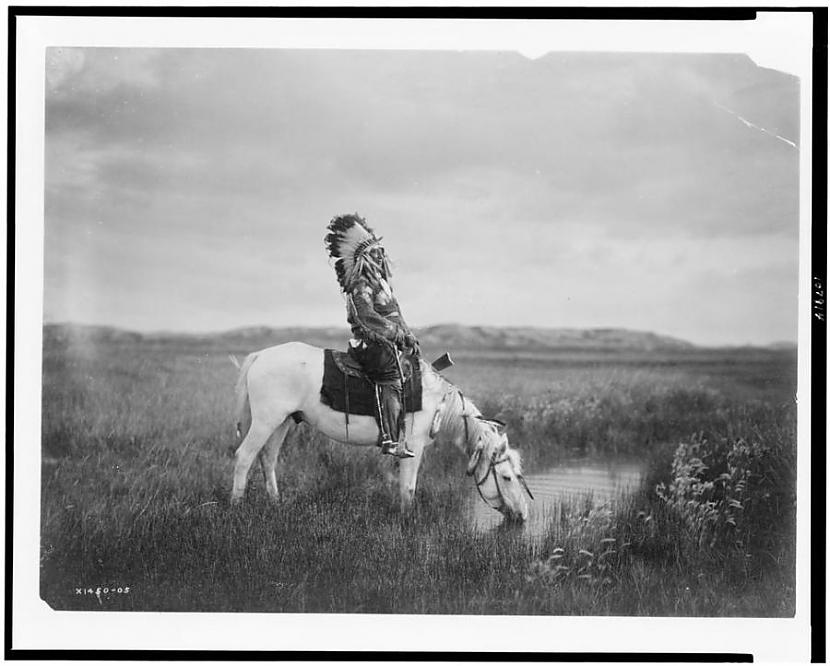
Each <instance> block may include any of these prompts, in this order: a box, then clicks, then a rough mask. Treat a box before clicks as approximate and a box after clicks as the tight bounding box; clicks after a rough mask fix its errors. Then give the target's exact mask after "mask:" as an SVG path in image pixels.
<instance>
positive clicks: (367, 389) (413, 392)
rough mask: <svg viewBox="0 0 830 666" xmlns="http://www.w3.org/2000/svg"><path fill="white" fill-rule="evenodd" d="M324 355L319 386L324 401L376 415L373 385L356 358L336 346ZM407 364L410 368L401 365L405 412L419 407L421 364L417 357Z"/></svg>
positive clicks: (359, 413)
mask: <svg viewBox="0 0 830 666" xmlns="http://www.w3.org/2000/svg"><path fill="white" fill-rule="evenodd" d="M323 358H324V362H323V385H322V386H321V387H320V400H321V401H322V402H323V404H324V405H328V406H329V407H331V408H332V409H333V410H335V411H337V412H347V413H349V414H355V415H357V416H375V415H376V413H377V406H376V403H375V387H374V385H373V384H372V382H370V381H369V380H368V379H367V378H366V376H365V375H364V374H363V371H362V370H361V369H360V365H359V364H358V363H357V361H355V360H354V359H353V358H352V357H351V356H349V354H347V353H346V352H341V351H337V350H335V349H326V350H324V351H323ZM408 366H409V369H410V371H409V372H407V369H406V368H405V369H404V375H405V377H406V381H404V385H403V406H404V409H405V410H406V412H407V413H411V412H419V411H421V408H422V405H421V398H422V386H421V367H420V363H418V361H417V360H416V361H413V362H411V363H409V364H408ZM406 375H408V376H406Z"/></svg>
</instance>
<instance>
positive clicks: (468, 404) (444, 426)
mask: <svg viewBox="0 0 830 666" xmlns="http://www.w3.org/2000/svg"><path fill="white" fill-rule="evenodd" d="M432 372H433V373H435V375H436V376H437V377H438V378H440V380H441V381H443V382H444V383H445V384H446V388H447V391H448V392H447V395H446V397H445V398H444V401H445V405H444V409H443V414H442V415H441V421H440V423H439V437H441V438H442V439H445V440H449V441H459V440H460V441H462V442H463V447H464V452H465V453H466V454H467V455H470V454H471V453H472V451H471V449H472V442H476V441H478V438H479V435H480V434H481V432H482V430H484V429H490V428H493V427H494V426H493V425H492V424H489V423H488V422H487V421H484V420H482V419H480V418H478V417H480V416H481V415H482V414H481V411H480V410H479V409H478V407H476V406H475V404H474V403H473V402H472V401H471V400H470V399H469V398H467V397H466V396H464V397H462V395H463V394H462V392H461V389H459V388H458V387H457V386H455V385H454V384H452V383H450V382H449V381H447V380H446V379H444V378H443V377H442V376H441V375H440V374H439V373H436V372H435V371H434V370H432ZM464 414H466V415H467V419H466V420H467V433H466V434H467V438H466V440H465V439H464V434H465V433H464ZM505 455H507V457H508V458H510V462H511V463H512V464H513V470H514V471H515V473H516V474H521V473H522V455H521V453H519V451H517V450H516V449H514V448H511V447H510V446H508V447H507V451H506V452H505Z"/></svg>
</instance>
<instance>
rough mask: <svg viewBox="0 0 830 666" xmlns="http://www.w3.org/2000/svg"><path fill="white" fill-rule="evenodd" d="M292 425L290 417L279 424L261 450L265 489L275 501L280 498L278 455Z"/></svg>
mask: <svg viewBox="0 0 830 666" xmlns="http://www.w3.org/2000/svg"><path fill="white" fill-rule="evenodd" d="M290 426H291V421H289V420H288V419H286V420H285V421H283V422H282V423H281V424H280V425H278V426H277V429H276V430H275V431H274V433H273V434H272V435H271V437H269V438H268V441H267V442H266V444H265V446H264V447H263V448H262V450H261V451H260V452H259V465H260V468H261V469H262V476H263V477H264V478H265V489H266V490H267V491H268V496H269V497H270V498H271V499H272V500H274V501H277V500H278V499H279V498H280V491H279V488H277V472H276V467H277V457H278V456H279V455H280V449H281V448H282V443H283V442H284V441H285V436H286V435H287V434H288V428H289V427H290Z"/></svg>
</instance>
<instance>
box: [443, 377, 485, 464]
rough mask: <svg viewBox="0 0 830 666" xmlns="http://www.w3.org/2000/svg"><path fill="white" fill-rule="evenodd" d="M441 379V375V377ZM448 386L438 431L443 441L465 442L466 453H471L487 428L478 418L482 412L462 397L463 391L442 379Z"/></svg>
mask: <svg viewBox="0 0 830 666" xmlns="http://www.w3.org/2000/svg"><path fill="white" fill-rule="evenodd" d="M439 377H440V375H439ZM441 379H442V380H443V381H444V382H446V384H447V391H448V392H447V395H446V397H445V398H444V407H443V413H442V414H441V422H440V423H439V426H438V431H439V433H440V435H439V436H440V437H441V438H442V439H446V440H448V441H453V442H455V441H461V442H463V447H464V452H465V453H467V454H470V453H471V449H472V444H471V442H475V441H477V440H478V437H479V435H480V434H481V430H482V428H486V427H487V426H486V425H485V424H484V423H483V422H482V421H481V420H480V419H478V418H476V417H478V416H481V412H480V411H479V409H478V407H476V406H475V405H474V404H473V402H472V401H471V400H469V399H468V398H467V397H462V395H463V394H462V393H461V390H460V389H459V388H458V387H457V386H455V385H453V384H450V382H448V381H447V380H445V379H443V377H442V378H441ZM464 415H466V416H467V418H466V421H467V426H466V428H467V429H466V439H465V437H464V435H465V429H464V421H465V418H464Z"/></svg>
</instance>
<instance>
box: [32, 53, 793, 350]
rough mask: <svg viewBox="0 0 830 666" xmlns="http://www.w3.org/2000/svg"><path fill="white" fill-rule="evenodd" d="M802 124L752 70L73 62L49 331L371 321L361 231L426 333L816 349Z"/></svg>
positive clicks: (607, 63) (598, 59) (50, 193)
mask: <svg viewBox="0 0 830 666" xmlns="http://www.w3.org/2000/svg"><path fill="white" fill-rule="evenodd" d="M798 119H799V110H798V79H796V78H795V77H793V76H791V75H788V74H783V73H780V72H776V71H773V70H769V69H761V68H758V67H756V66H755V65H754V64H753V63H752V61H751V60H750V59H749V58H747V57H744V56H734V55H711V56H672V55H659V54H642V55H624V54H576V53H562V54H549V55H547V56H544V57H542V58H540V59H537V60H529V59H527V58H525V57H524V56H521V55H518V54H515V53H495V52H491V53H487V52H467V53H462V52H430V53H427V52H412V51H410V52H397V51H396V52H390V51H310V50H284V51H279V50H242V49H213V50H209V49H156V50H154V49H78V48H71V49H70V48H52V49H49V51H48V53H47V71H46V235H45V294H44V315H45V320H46V321H50V322H54V321H74V322H84V323H98V324H111V325H115V326H119V327H124V328H129V329H135V330H162V329H163V330H183V331H219V330H224V329H229V328H235V327H239V326H248V325H259V324H263V325H271V326H293V325H311V326H314V325H333V326H337V325H345V312H344V306H343V301H342V298H341V296H340V294H339V292H338V286H337V282H336V280H335V277H334V271H333V270H332V269H331V268H330V267H329V265H328V262H327V257H326V255H325V252H324V249H323V236H324V233H325V226H326V224H327V223H328V221H329V219H330V218H331V217H333V216H334V215H338V214H342V213H346V212H359V213H360V214H361V215H363V216H365V217H366V218H367V219H368V221H369V224H370V225H372V226H373V227H374V228H375V229H376V231H378V232H379V233H380V234H381V235H382V236H384V239H385V241H384V242H385V244H386V247H387V250H388V251H389V254H390V256H391V258H392V261H393V270H394V273H395V275H394V279H393V286H394V287H395V290H396V293H397V295H398V298H399V300H400V302H401V305H402V308H403V311H404V315H405V316H406V318H407V320H408V321H409V322H410V324H411V325H412V326H414V327H419V326H426V325H430V324H436V323H441V322H458V323H463V324H486V325H528V326H551V327H624V328H632V329H641V330H651V331H655V332H657V333H663V334H668V335H674V336H677V337H681V338H684V339H687V340H690V341H692V342H695V343H699V344H732V343H736V344H741V343H747V342H749V343H768V342H773V341H779V340H792V341H794V340H795V339H796V334H797V331H796V316H797V274H798V247H797V234H798V148H797V146H796V145H795V144H797V143H798Z"/></svg>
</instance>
